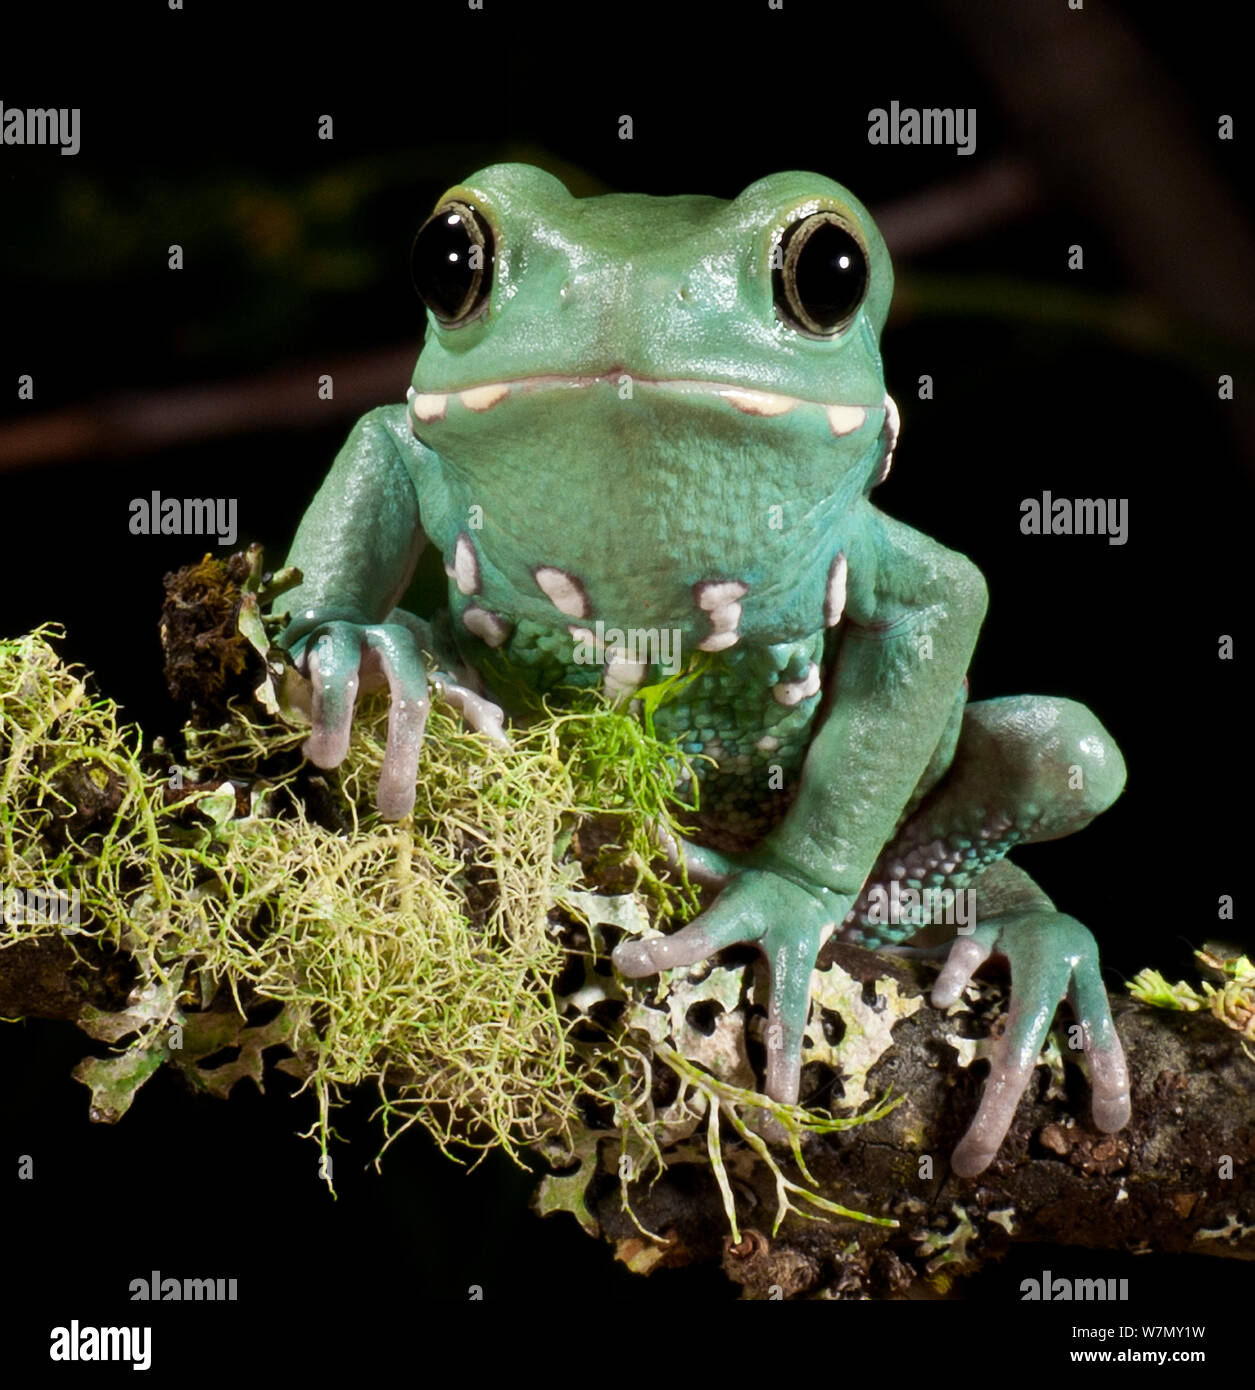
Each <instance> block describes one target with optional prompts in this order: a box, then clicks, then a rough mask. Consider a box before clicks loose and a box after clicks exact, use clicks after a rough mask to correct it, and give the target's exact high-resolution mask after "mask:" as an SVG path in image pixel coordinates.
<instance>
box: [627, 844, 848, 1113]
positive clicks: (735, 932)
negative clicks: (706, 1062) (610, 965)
mask: <svg viewBox="0 0 1255 1390" xmlns="http://www.w3.org/2000/svg"><path fill="white" fill-rule="evenodd" d="M834 925H835V924H834V923H833V922H832V921H831V920H825V912H824V908H823V905H822V904H821V903H820V902H819V901H818V899H817V898H816V897H815V896H814V895H812V894H811V893H808V892H807V891H806V890H805V889H804V888H800V887H798V885H797V884H795V883H793V882H791V881H790V880H789V879H786V878H781V877H780V876H778V875H776V874H772V873H768V872H765V871H760V870H752V869H751V870H745V871H744V872H742V873H740V874H738V875H737V877H736V878H734V879H732V880H731V881H730V882H729V883H728V885H727V887H726V888H725V889H724V890H723V892H722V893H720V895H719V898H718V900H717V901H716V902H715V904H714V906H713V907H711V908H709V909H708V910H707V911H705V912H703V913H702V914H701V915H700V916H698V917H695V918H694V919H693V921H691V922H690V923H689V924H688V926H687V927H684V928H682V929H681V930H680V931H678V932H676V933H674V935H672V936H664V937H657V938H655V939H653V940H651V941H624V942H621V943H620V944H619V945H618V946H616V947H615V950H614V954H613V957H612V959H613V961H614V964H615V966H616V968H617V969H618V970H619V972H620V974H623V975H626V976H627V977H628V978H629V979H633V980H635V979H640V978H641V977H642V976H645V975H656V974H657V973H658V972H659V971H660V970H673V969H675V968H676V967H677V966H682V965H696V964H697V962H698V961H703V960H706V959H708V958H709V957H710V956H713V955H714V954H715V952H716V951H721V950H723V948H724V947H725V946H738V945H742V944H746V943H753V944H754V945H756V946H757V947H758V948H759V949H760V950H761V951H762V953H763V956H764V957H765V959H766V963H767V974H768V981H769V984H768V996H767V1027H766V1031H765V1039H766V1045H767V1077H766V1085H765V1087H764V1090H765V1092H766V1094H767V1095H768V1096H769V1097H770V1098H771V1099H772V1100H776V1101H782V1102H784V1103H786V1104H790V1105H791V1104H794V1103H795V1102H796V1101H797V1098H798V1088H799V1085H800V1082H801V1069H802V1060H801V1059H802V1035H803V1033H804V1031H805V1029H806V1020H807V1016H808V1013H809V1006H810V983H811V971H812V970H813V969H814V968H815V957H816V956H817V955H818V954H819V948H820V946H822V945H823V943H824V941H825V940H826V938H827V935H828V933H829V932H830V931H832V930H833V927H834Z"/></svg>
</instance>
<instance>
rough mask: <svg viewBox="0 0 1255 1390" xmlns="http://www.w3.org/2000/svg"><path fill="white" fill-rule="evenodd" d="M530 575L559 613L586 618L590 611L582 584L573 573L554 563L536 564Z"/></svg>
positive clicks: (570, 616) (569, 616)
mask: <svg viewBox="0 0 1255 1390" xmlns="http://www.w3.org/2000/svg"><path fill="white" fill-rule="evenodd" d="M532 577H533V578H534V579H535V580H536V583H537V584H539V585H540V588H541V592H542V593H543V594H544V595H545V597H546V598H547V599H548V600H549V602H550V603H552V604H553V606H554V607H555V608H556V609H557V610H558V612H559V613H565V614H566V616H567V617H568V618H587V617H588V616H589V615H590V614H591V613H592V608H591V606H590V604H589V602H588V595H587V594H586V593H585V592H584V586H583V585H582V584H581V583H580V581H579V580H578V579H576V577H575V576H574V575H573V574H568V573H567V571H566V570H560V569H558V568H557V566H555V565H538V566H537V567H536V568H535V569H534V570H533V571H532Z"/></svg>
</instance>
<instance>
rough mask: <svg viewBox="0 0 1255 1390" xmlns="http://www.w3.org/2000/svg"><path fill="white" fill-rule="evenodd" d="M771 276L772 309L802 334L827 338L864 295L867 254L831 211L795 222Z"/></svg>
mask: <svg viewBox="0 0 1255 1390" xmlns="http://www.w3.org/2000/svg"><path fill="white" fill-rule="evenodd" d="M780 253H781V254H780V256H779V257H778V258H774V259H776V260H777V262H778V268H777V269H776V270H775V271H773V272H772V283H773V287H774V290H775V297H776V308H777V309H778V310H779V311H780V314H781V316H782V317H783V318H784V319H785V320H786V322H788V323H790V324H792V325H793V327H794V328H800V329H801V330H802V332H803V333H809V334H812V335H814V336H816V337H822V338H829V337H832V336H833V335H834V334H835V333H837V332H838V331H839V330H840V329H842V328H844V327H845V326H846V325H847V324H848V323H849V321H850V320H851V319H852V318H853V317H854V314H855V312H856V311H857V309H858V306H859V305H860V304H861V303H862V302H863V296H864V295H865V294H866V293H867V252H866V251H864V250H863V246H862V243H861V242H859V241H858V240H857V239H856V238H855V237H854V235H853V233H852V232H851V231H850V230H849V228H848V227H847V225H846V224H845V222H843V221H842V219H841V218H840V217H839V216H838V215H837V214H836V213H834V212H814V213H811V214H810V215H809V216H808V217H802V218H799V219H798V221H796V222H794V223H793V225H792V226H791V227H788V228H787V229H786V230H785V233H784V235H783V236H782V237H781V238H780Z"/></svg>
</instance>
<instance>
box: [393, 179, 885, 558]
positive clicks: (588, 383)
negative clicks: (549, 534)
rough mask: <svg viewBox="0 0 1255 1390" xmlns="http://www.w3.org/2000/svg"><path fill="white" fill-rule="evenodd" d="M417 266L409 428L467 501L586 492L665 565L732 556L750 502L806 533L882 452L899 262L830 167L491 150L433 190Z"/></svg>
mask: <svg viewBox="0 0 1255 1390" xmlns="http://www.w3.org/2000/svg"><path fill="white" fill-rule="evenodd" d="M413 272H414V279H415V285H416V287H417V289H418V291H419V294H420V296H421V297H422V299H423V300H424V302H425V303H426V305H427V309H428V323H429V332H428V336H427V340H426V343H425V345H424V347H423V351H422V354H421V356H420V357H419V359H418V364H417V366H416V367H415V370H414V376H413V384H412V389H411V393H410V423H411V426H412V428H413V430H414V433H415V434H416V435H417V436H418V438H419V439H421V440H422V441H423V443H425V444H427V445H428V446H429V447H430V448H431V449H432V450H434V451H435V453H436V454H437V455H438V456H439V458H440V460H441V463H442V466H443V467H444V468H445V470H446V478H447V479H448V478H449V477H450V475H451V477H452V481H454V482H455V483H457V484H458V486H457V487H456V489H455V491H457V492H458V493H459V495H460V497H461V499H462V500H464V501H465V500H467V499H469V500H471V501H477V500H483V501H488V502H491V501H493V500H494V499H500V498H501V496H502V495H503V494H504V495H506V496H508V497H510V499H511V501H512V502H513V503H514V505H516V506H517V507H518V508H520V509H521V512H520V515H519V516H517V517H516V521H515V524H516V526H519V527H524V526H525V527H526V528H528V529H529V530H531V531H533V532H534V531H535V530H536V529H537V528H539V529H541V530H547V529H549V528H550V527H552V528H553V529H554V530H555V532H556V533H557V534H558V535H560V533H561V528H562V527H563V526H567V527H569V525H570V523H571V516H572V514H573V512H574V509H575V505H576V503H578V504H579V506H581V507H583V508H585V509H586V508H587V507H588V506H589V504H590V502H595V503H596V504H597V505H598V508H599V510H601V512H602V514H603V515H606V514H608V515H609V516H611V517H615V516H618V517H620V518H624V519H630V520H631V522H632V523H633V524H634V525H639V526H640V527H641V530H642V531H643V532H644V533H645V534H648V535H650V536H659V537H660V538H661V539H664V540H667V541H669V542H670V546H669V551H668V554H669V557H670V560H671V562H672V563H673V564H675V563H677V562H678V563H679V564H681V565H684V564H688V565H689V566H691V567H692V568H693V569H694V570H695V571H697V570H701V569H702V567H703V566H704V565H707V566H708V565H709V564H713V563H714V556H715V555H716V554H718V555H722V556H723V557H724V560H723V565H724V567H725V568H726V567H727V565H728V564H730V563H741V561H740V559H739V558H735V557H736V556H737V554H738V552H741V551H748V549H749V548H750V545H749V542H750V538H751V534H752V532H753V531H754V530H755V529H756V527H755V518H757V519H759V520H760V521H761V524H762V525H768V524H769V522H768V520H767V517H768V513H769V512H771V511H773V510H774V512H776V513H779V514H781V517H782V521H781V522H780V523H779V524H777V531H779V530H784V531H786V532H792V533H793V539H794V540H795V541H800V542H803V543H808V544H809V543H810V541H811V539H812V535H813V534H819V533H821V532H822V531H823V530H824V529H825V528H826V529H827V531H828V532H829V533H830V532H831V529H832V526H833V524H834V523H836V522H839V519H840V517H841V516H843V515H845V514H847V513H849V511H850V510H851V508H852V507H853V506H854V505H855V503H856V501H857V500H858V499H859V498H860V497H862V496H863V495H865V493H866V492H867V490H868V489H869V488H870V487H871V486H872V485H873V484H874V483H875V482H877V481H878V480H879V479H880V478H881V477H883V476H884V473H885V471H887V464H888V459H889V456H890V453H891V450H892V444H893V438H894V435H895V433H896V412H895V411H894V410H893V405H892V402H891V401H889V400H888V398H887V397H886V394H885V387H884V381H883V377H882V373H881V362H880V351H879V334H880V330H881V328H882V327H883V325H884V321H885V316H886V314H887V312H888V308H889V301H890V298H891V296H892V292H893V271H892V268H891V266H890V262H889V256H888V252H887V251H886V249H885V244H884V241H883V239H882V238H881V235H880V233H879V231H878V230H877V228H876V226H875V223H873V221H872V220H871V218H870V216H869V215H868V213H867V210H866V209H865V208H864V207H863V205H862V204H861V203H860V202H859V201H858V200H857V199H856V198H854V197H853V196H852V195H851V194H850V193H849V192H847V190H846V189H844V188H843V187H842V186H841V185H840V184H838V183H834V182H833V181H832V180H831V179H827V178H823V177H822V176H820V175H818V174H808V173H782V174H773V175H772V176H771V177H769V178H764V179H760V180H759V181H758V182H757V183H754V184H752V185H750V187H749V188H747V189H746V190H745V191H744V192H743V193H742V194H741V195H740V196H739V197H737V198H735V199H733V200H731V201H725V200H723V199H719V198H708V197H666V198H660V197H649V196H644V195H639V194H610V195H606V196H603V197H595V198H574V197H572V196H571V194H570V193H569V192H568V191H567V189H566V188H565V187H564V186H563V185H562V184H561V183H560V182H559V181H558V180H557V179H556V178H554V177H553V176H552V175H550V174H548V173H545V172H544V171H543V170H540V169H536V168H532V167H530V166H528V165H522V164H497V165H493V166H491V167H490V168H487V169H484V170H483V171H481V172H480V173H478V174H475V175H473V176H472V177H470V178H469V179H467V180H466V181H465V182H464V183H461V184H458V185H456V186H455V187H453V188H451V189H449V191H448V192H447V193H446V194H445V195H444V196H443V197H442V198H441V199H440V200H439V203H438V204H437V208H436V211H435V212H434V213H433V214H432V216H431V217H430V218H429V219H428V221H427V222H426V223H425V224H424V225H423V227H422V229H421V230H420V231H419V233H418V236H417V238H416V239H415V243H414V253H413ZM529 499H530V500H529ZM690 503H696V504H699V505H700V506H701V507H702V509H703V510H702V516H701V518H700V521H699V522H698V524H697V525H696V526H695V525H693V518H692V513H691V507H690V509H689V515H688V517H687V518H685V517H684V516H683V509H684V508H685V506H686V504H690ZM681 532H687V534H688V540H687V541H685V540H683V539H681V536H680V533H681ZM516 534H517V532H516ZM703 536H704V537H705V539H706V541H707V542H708V544H707V545H706V546H705V547H703V545H702V544H701V540H700V538H701V537H703ZM741 542H744V544H741ZM773 548H774V549H775V550H776V553H783V552H782V551H781V550H780V548H779V547H773ZM745 562H746V563H747V564H748V563H750V557H749V556H748V554H747V555H746V556H745Z"/></svg>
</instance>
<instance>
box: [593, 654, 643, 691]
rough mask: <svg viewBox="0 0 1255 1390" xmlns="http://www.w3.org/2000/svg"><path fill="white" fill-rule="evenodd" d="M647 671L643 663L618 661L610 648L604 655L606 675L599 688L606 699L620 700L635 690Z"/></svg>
mask: <svg viewBox="0 0 1255 1390" xmlns="http://www.w3.org/2000/svg"><path fill="white" fill-rule="evenodd" d="M648 669H649V668H648V666H646V664H645V663H644V662H643V661H620V660H619V659H618V657H617V656H616V654H615V648H613V647H611V648H610V650H609V651H608V652H607V653H606V674H605V676H604V677H603V678H602V682H601V688H602V690H603V692H604V693H605V695H606V697H607V698H608V699H611V700H620V699H622V698H623V696H625V695H630V694H631V693H632V692H633V691H634V690H635V689H637V687H638V686H639V685H640V683H641V682H642V681H643V680H644V679H645V672H646V671H647V670H648Z"/></svg>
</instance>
